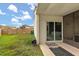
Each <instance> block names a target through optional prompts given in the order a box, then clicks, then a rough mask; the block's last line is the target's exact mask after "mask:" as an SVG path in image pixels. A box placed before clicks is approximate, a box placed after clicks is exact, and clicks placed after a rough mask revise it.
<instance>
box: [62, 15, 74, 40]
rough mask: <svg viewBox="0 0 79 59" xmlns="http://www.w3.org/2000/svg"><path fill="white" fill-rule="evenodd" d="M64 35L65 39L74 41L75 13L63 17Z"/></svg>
mask: <svg viewBox="0 0 79 59" xmlns="http://www.w3.org/2000/svg"><path fill="white" fill-rule="evenodd" d="M63 19H64V20H63V34H64V39H71V40H72V39H73V35H74V32H73V31H74V30H73V27H74V26H73V13H71V14H69V15H66V16H64V17H63Z"/></svg>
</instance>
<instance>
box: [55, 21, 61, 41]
mask: <svg viewBox="0 0 79 59" xmlns="http://www.w3.org/2000/svg"><path fill="white" fill-rule="evenodd" d="M55 40H62V23H61V22H55Z"/></svg>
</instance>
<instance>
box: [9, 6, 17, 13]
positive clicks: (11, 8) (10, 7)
mask: <svg viewBox="0 0 79 59" xmlns="http://www.w3.org/2000/svg"><path fill="white" fill-rule="evenodd" d="M8 9H9V10H11V11H13V12H16V13H17V12H18V11H17V7H16V6H15V5H13V4H11V5H9V7H8Z"/></svg>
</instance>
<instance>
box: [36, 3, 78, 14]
mask: <svg viewBox="0 0 79 59" xmlns="http://www.w3.org/2000/svg"><path fill="white" fill-rule="evenodd" d="M76 10H79V3H52V4H51V3H50V4H49V3H40V4H38V8H37V13H39V14H48V15H54V16H55V15H56V16H64V15H66V14H69V13H71V12H74V11H76Z"/></svg>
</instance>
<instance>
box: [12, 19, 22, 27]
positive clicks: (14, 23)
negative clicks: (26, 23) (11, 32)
mask: <svg viewBox="0 0 79 59" xmlns="http://www.w3.org/2000/svg"><path fill="white" fill-rule="evenodd" d="M11 22H12V24H13V25H15V26H16V27H17V28H18V27H20V26H22V23H20V22H19V20H18V19H16V18H12V19H11Z"/></svg>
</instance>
